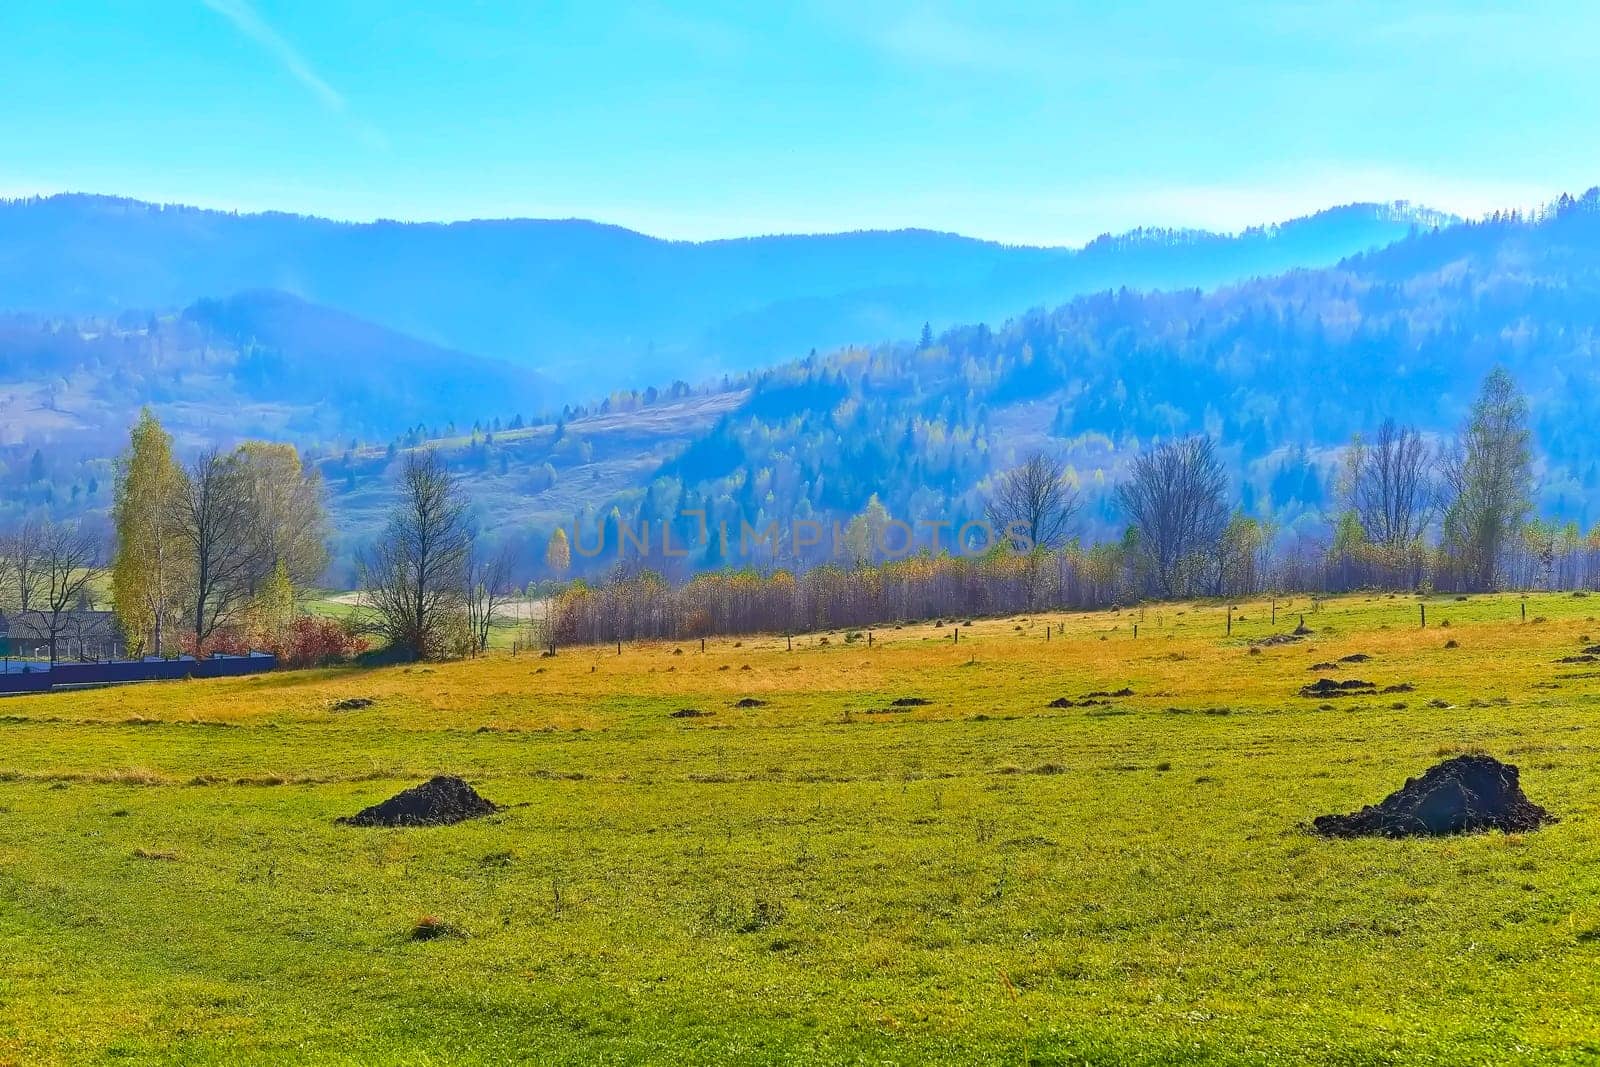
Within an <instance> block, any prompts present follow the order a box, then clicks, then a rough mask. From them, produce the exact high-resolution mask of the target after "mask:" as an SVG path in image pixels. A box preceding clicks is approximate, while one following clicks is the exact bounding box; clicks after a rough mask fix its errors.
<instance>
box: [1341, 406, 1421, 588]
mask: <svg viewBox="0 0 1600 1067" xmlns="http://www.w3.org/2000/svg"><path fill="white" fill-rule="evenodd" d="M1346 467H1347V469H1346V475H1345V477H1346V491H1347V493H1348V495H1349V501H1350V506H1351V508H1353V509H1354V510H1355V513H1356V517H1357V518H1358V519H1360V521H1361V529H1362V531H1363V532H1364V533H1365V535H1366V538H1367V540H1368V541H1370V542H1371V543H1372V544H1375V545H1379V546H1381V547H1382V548H1384V549H1385V550H1387V551H1388V552H1389V553H1390V554H1391V555H1393V556H1395V557H1396V558H1398V557H1399V555H1400V554H1402V553H1404V552H1405V551H1407V550H1408V549H1410V548H1411V547H1412V546H1413V545H1414V544H1415V543H1416V542H1417V541H1419V540H1420V539H1421V538H1422V535H1423V533H1424V532H1425V531H1426V530H1427V528H1428V523H1429V522H1430V521H1432V518H1433V512H1434V506H1435V504H1436V502H1437V499H1438V494H1437V491H1436V488H1435V486H1434V479H1433V455H1432V453H1431V451H1430V450H1429V448H1428V445H1427V443H1426V442H1425V441H1424V440H1423V439H1422V434H1421V433H1420V432H1418V431H1417V429H1416V428H1415V427H1412V426H1401V425H1398V424H1397V423H1396V422H1395V421H1394V420H1393V419H1385V420H1384V422H1383V424H1382V425H1381V426H1379V427H1378V432H1377V433H1376V434H1375V435H1374V436H1373V438H1372V440H1371V441H1365V440H1362V439H1359V438H1358V439H1357V440H1356V441H1354V442H1353V443H1352V444H1351V446H1350V453H1349V457H1348V461H1347V464H1346Z"/></svg>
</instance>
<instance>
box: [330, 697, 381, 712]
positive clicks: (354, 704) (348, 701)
mask: <svg viewBox="0 0 1600 1067" xmlns="http://www.w3.org/2000/svg"><path fill="white" fill-rule="evenodd" d="M370 707H372V698H371V697H345V698H344V699H343V700H340V701H338V702H336V703H335V704H334V705H333V710H334V711H358V710H360V709H361V708H370Z"/></svg>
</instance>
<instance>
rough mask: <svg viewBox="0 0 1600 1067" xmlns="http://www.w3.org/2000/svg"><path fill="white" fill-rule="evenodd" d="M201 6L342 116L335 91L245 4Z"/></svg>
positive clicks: (211, 1) (219, 1) (210, 1)
mask: <svg viewBox="0 0 1600 1067" xmlns="http://www.w3.org/2000/svg"><path fill="white" fill-rule="evenodd" d="M201 3H203V4H205V5H206V7H208V8H210V9H211V10H212V11H215V12H216V13H217V14H219V15H221V16H222V17H223V18H225V19H227V20H228V21H229V22H231V23H233V26H234V28H235V29H237V30H238V31H239V32H240V33H242V34H244V35H245V36H246V37H248V38H250V39H251V40H252V41H254V42H255V43H256V44H258V45H260V46H261V47H262V48H264V49H266V51H267V52H268V53H269V54H271V55H272V57H273V58H274V59H276V60H277V61H278V62H279V63H280V64H282V66H283V69H284V70H286V71H288V72H289V75H290V76H291V77H293V78H294V80H295V81H297V82H299V83H300V84H301V85H303V86H305V87H306V88H307V89H310V90H311V92H312V93H313V94H315V96H316V97H317V99H319V100H321V101H322V103H323V104H324V105H325V106H326V107H327V108H328V110H330V111H334V112H337V113H339V114H343V113H344V110H345V100H344V97H343V96H342V95H341V94H340V93H339V91H338V90H336V89H335V88H334V87H333V86H331V85H329V84H328V83H327V82H325V81H323V80H322V77H321V76H320V75H319V74H317V72H316V71H315V70H312V69H311V64H310V63H307V62H306V60H305V57H304V56H302V55H301V54H300V53H299V51H298V50H297V49H296V48H295V47H294V45H292V44H290V43H289V42H288V41H286V40H284V38H283V36H282V35H281V34H279V33H278V31H277V30H275V29H273V28H272V27H271V26H270V25H268V24H267V21H266V20H265V19H263V18H262V17H261V16H260V14H258V13H257V12H256V9H255V8H253V7H251V6H250V4H249V2H248V0H201Z"/></svg>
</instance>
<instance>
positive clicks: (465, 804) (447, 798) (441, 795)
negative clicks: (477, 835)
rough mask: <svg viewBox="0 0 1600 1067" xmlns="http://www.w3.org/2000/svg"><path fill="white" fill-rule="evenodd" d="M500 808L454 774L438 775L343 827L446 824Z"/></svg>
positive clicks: (359, 814)
mask: <svg viewBox="0 0 1600 1067" xmlns="http://www.w3.org/2000/svg"><path fill="white" fill-rule="evenodd" d="M499 810H500V809H499V808H498V807H497V806H495V805H494V804H492V803H490V802H489V801H487V800H485V799H484V798H483V797H481V796H479V795H478V792H477V790H475V789H473V788H472V787H471V786H470V785H468V784H467V783H466V782H463V781H462V780H461V779H460V778H456V777H454V776H453V775H439V776H438V777H436V778H430V779H428V780H427V781H426V782H423V783H422V784H421V785H418V786H412V787H411V788H410V789H407V790H404V791H402V792H399V793H396V794H395V795H394V796H392V797H390V798H389V799H388V800H385V801H384V802H383V803H381V804H374V805H372V807H370V808H363V809H362V810H361V811H359V812H357V813H356V814H354V815H351V816H349V817H348V818H343V819H339V820H338V822H339V823H340V824H342V825H345V826H447V825H449V824H450V823H457V822H461V821H462V820H464V819H476V818H478V817H479V816H481V815H492V814H494V813H495V812H497V811H499Z"/></svg>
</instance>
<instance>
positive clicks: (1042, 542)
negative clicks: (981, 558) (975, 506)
mask: <svg viewBox="0 0 1600 1067" xmlns="http://www.w3.org/2000/svg"><path fill="white" fill-rule="evenodd" d="M1078 506H1079V501H1078V490H1077V488H1076V487H1074V486H1073V484H1072V483H1071V481H1069V480H1068V477H1067V463H1066V461H1065V460H1064V459H1062V458H1061V457H1060V456H1059V455H1052V454H1050V453H1047V452H1044V451H1035V452H1032V453H1030V454H1029V455H1028V458H1027V459H1025V460H1024V461H1023V462H1022V464H1021V466H1018V467H1013V468H1012V469H1011V470H1008V471H1006V472H1005V473H1004V474H1002V475H1001V476H1000V480H999V482H998V483H997V484H996V485H995V489H994V495H993V496H992V497H991V498H990V500H989V504H988V507H987V511H988V518H989V525H990V526H992V527H993V528H994V535H995V537H997V538H1002V537H1003V538H1007V539H1009V540H1010V541H1011V542H1012V544H1013V546H1014V547H1016V548H1017V549H1019V550H1022V551H1029V550H1031V549H1034V548H1051V549H1053V548H1060V547H1061V545H1062V544H1064V543H1065V542H1066V540H1067V534H1068V533H1069V531H1070V529H1071V525H1072V518H1073V516H1074V515H1076V514H1077V513H1078Z"/></svg>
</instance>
